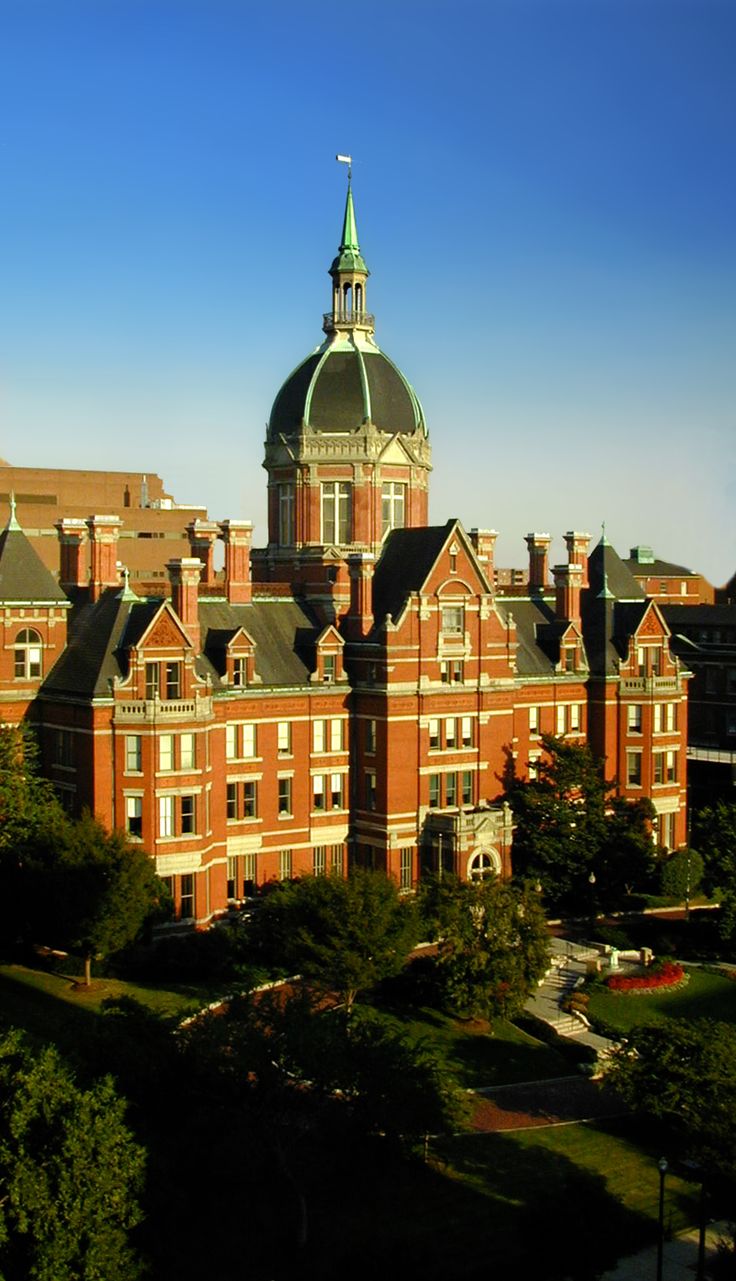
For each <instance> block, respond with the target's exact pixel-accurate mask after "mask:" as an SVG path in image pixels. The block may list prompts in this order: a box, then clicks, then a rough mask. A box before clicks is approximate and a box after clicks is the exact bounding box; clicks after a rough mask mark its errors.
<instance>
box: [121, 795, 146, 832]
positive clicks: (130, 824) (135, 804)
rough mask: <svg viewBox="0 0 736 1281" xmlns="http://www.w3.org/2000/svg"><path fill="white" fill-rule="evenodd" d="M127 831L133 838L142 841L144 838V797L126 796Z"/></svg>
mask: <svg viewBox="0 0 736 1281" xmlns="http://www.w3.org/2000/svg"><path fill="white" fill-rule="evenodd" d="M125 830H126V831H127V833H128V836H133V837H135V838H136V840H140V839H141V837H142V836H143V797H142V796H126V798H125Z"/></svg>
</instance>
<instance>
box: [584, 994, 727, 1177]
mask: <svg viewBox="0 0 736 1281" xmlns="http://www.w3.org/2000/svg"><path fill="white" fill-rule="evenodd" d="M607 1078H608V1079H609V1080H610V1082H611V1083H612V1084H613V1085H614V1086H615V1088H616V1089H617V1091H618V1092H619V1094H621V1096H622V1098H623V1099H624V1100H625V1102H626V1103H628V1104H629V1106H630V1107H632V1108H633V1109H634V1110H635V1111H637V1112H642V1113H645V1114H647V1115H649V1116H653V1117H657V1118H658V1119H659V1120H661V1121H663V1122H664V1123H665V1124H666V1125H667V1127H668V1128H669V1129H670V1130H671V1131H672V1133H673V1136H675V1137H677V1138H678V1139H679V1140H680V1141H681V1142H682V1143H683V1145H684V1146H685V1148H686V1150H687V1153H688V1155H690V1156H692V1157H695V1158H696V1159H697V1160H698V1161H699V1162H700V1163H701V1164H703V1165H706V1166H708V1167H711V1168H716V1169H719V1170H721V1171H722V1172H723V1173H725V1174H727V1175H729V1176H731V1177H733V1175H734V1174H736V1028H735V1027H733V1026H732V1025H731V1024H729V1023H715V1022H712V1021H711V1020H709V1019H695V1020H692V1021H691V1020H685V1019H671V1020H668V1022H667V1024H666V1025H661V1024H651V1025H648V1026H644V1027H637V1028H634V1029H633V1030H632V1031H631V1033H630V1034H629V1036H628V1037H627V1038H626V1041H625V1042H624V1044H623V1045H622V1046H620V1047H618V1048H617V1049H616V1050H615V1051H614V1053H613V1057H612V1061H611V1065H610V1067H609V1069H608V1072H607Z"/></svg>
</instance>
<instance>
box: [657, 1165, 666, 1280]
mask: <svg viewBox="0 0 736 1281" xmlns="http://www.w3.org/2000/svg"><path fill="white" fill-rule="evenodd" d="M657 1169H658V1170H659V1235H658V1237H657V1281H662V1255H663V1252H664V1176H665V1174H666V1173H667V1158H666V1157H663V1156H661V1157H660V1158H659V1161H658V1162H657Z"/></svg>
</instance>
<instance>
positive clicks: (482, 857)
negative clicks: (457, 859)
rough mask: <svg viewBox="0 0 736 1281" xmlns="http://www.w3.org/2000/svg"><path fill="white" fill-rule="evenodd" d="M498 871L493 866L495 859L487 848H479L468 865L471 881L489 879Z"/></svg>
mask: <svg viewBox="0 0 736 1281" xmlns="http://www.w3.org/2000/svg"><path fill="white" fill-rule="evenodd" d="M495 872H496V869H495V867H494V866H493V859H492V858H491V856H490V854H486V852H485V850H479V851H478V853H477V854H474V855H473V857H472V858H471V860H470V865H469V867H468V876H469V878H470V880H471V881H487V880H488V878H489V877H491V876H494V875H495Z"/></svg>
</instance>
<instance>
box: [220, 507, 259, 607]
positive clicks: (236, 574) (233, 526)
mask: <svg viewBox="0 0 736 1281" xmlns="http://www.w3.org/2000/svg"><path fill="white" fill-rule="evenodd" d="M220 537H221V539H222V541H223V542H224V544H225V591H226V594H227V599H228V601H229V602H230V604H231V605H247V604H248V603H249V601H250V600H251V597H252V594H253V585H252V581H251V574H250V545H251V541H252V539H253V525H252V524H251V522H250V521H249V520H223V521H221V522H220Z"/></svg>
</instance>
